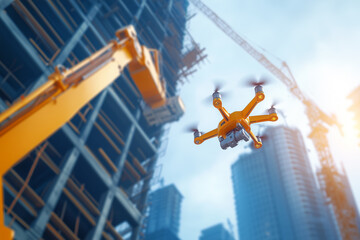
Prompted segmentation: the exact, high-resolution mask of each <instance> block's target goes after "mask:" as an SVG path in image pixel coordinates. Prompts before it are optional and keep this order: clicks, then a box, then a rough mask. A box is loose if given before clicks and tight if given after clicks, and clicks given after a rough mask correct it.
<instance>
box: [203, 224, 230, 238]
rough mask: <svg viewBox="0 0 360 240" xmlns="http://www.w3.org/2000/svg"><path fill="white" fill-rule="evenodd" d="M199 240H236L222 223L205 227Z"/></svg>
mask: <svg viewBox="0 0 360 240" xmlns="http://www.w3.org/2000/svg"><path fill="white" fill-rule="evenodd" d="M199 240H235V239H234V237H233V236H231V234H230V233H229V231H228V230H226V229H225V227H224V225H223V224H222V223H219V224H216V225H214V226H211V227H208V228H205V229H204V230H202V231H201V236H200V238H199Z"/></svg>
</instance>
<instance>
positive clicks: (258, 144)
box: [247, 130, 262, 148]
mask: <svg viewBox="0 0 360 240" xmlns="http://www.w3.org/2000/svg"><path fill="white" fill-rule="evenodd" d="M247 133H248V134H249V135H250V137H251V139H252V140H253V141H254V145H255V148H261V147H262V142H261V141H259V140H258V138H257V137H256V136H255V134H254V133H253V132H252V131H251V130H250V131H247Z"/></svg>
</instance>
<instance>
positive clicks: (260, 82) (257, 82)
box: [241, 76, 271, 87]
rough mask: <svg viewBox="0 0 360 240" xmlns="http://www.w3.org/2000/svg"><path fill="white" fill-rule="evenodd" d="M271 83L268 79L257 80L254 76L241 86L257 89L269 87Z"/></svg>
mask: <svg viewBox="0 0 360 240" xmlns="http://www.w3.org/2000/svg"><path fill="white" fill-rule="evenodd" d="M270 82H271V80H270V79H269V78H267V77H264V76H262V77H260V79H257V78H256V77H254V76H251V77H248V78H246V79H245V82H242V84H241V85H243V86H246V87H256V86H260V85H267V84H269V83H270Z"/></svg>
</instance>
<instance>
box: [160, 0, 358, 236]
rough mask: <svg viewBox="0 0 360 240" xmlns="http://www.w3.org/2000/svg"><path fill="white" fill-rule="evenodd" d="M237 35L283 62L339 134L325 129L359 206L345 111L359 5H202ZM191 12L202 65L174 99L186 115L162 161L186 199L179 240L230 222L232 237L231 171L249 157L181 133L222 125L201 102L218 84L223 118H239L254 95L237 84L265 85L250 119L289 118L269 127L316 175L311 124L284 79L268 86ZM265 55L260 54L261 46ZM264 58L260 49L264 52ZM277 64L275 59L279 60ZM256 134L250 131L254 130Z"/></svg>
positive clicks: (250, 62) (330, 1)
mask: <svg viewBox="0 0 360 240" xmlns="http://www.w3.org/2000/svg"><path fill="white" fill-rule="evenodd" d="M204 2H205V4H207V5H208V6H209V7H210V8H211V9H213V10H214V11H215V12H216V13H217V14H218V15H219V16H220V17H221V18H222V19H224V20H225V21H226V22H227V23H228V24H229V25H230V26H231V27H232V28H233V29H234V30H235V31H237V33H239V34H240V35H241V36H242V37H245V38H246V39H251V40H249V41H250V44H251V45H253V46H254V47H256V48H257V49H258V50H260V49H261V48H263V49H266V54H267V56H268V57H269V58H270V59H271V61H273V63H275V64H276V65H278V66H279V63H280V62H279V60H278V59H277V58H276V57H278V58H280V59H282V60H284V61H286V62H287V64H288V65H289V66H290V69H291V70H292V73H293V75H294V76H295V79H296V81H297V83H298V85H299V87H300V88H301V90H302V91H303V92H304V93H305V94H306V95H307V96H308V97H310V98H311V99H313V100H314V101H315V102H316V104H317V105H318V106H319V107H320V108H321V109H323V110H324V111H325V112H326V113H329V114H330V113H334V114H335V115H336V116H337V118H338V119H339V121H340V123H341V124H342V125H343V130H344V135H343V136H342V135H341V134H340V133H339V131H338V130H337V129H336V128H335V127H330V130H329V134H328V139H329V142H330V146H331V151H332V154H333V157H334V159H335V161H336V163H337V164H340V163H342V164H344V166H345V169H346V171H347V174H348V176H349V179H350V184H351V186H352V189H353V192H354V195H355V198H356V202H357V205H358V206H360V175H359V174H358V172H359V170H360V147H359V145H358V143H359V142H360V139H358V138H356V135H357V134H356V130H355V129H354V126H355V122H354V119H353V115H352V113H351V112H349V111H348V107H349V106H350V105H351V101H350V100H349V99H347V96H348V95H349V94H350V92H351V91H352V90H353V89H355V88H356V87H357V86H359V85H360V68H359V66H360V46H359V43H360V15H359V14H358V13H359V10H360V1H357V0H317V1H313V0H290V1H289V0H286V1H285V0H272V1H269V0H251V1H239V0H228V1H216V0H204ZM192 13H196V15H195V17H193V18H192V19H191V20H190V22H189V23H188V30H189V32H190V33H191V35H192V36H193V38H194V39H195V40H196V41H197V42H198V43H199V45H200V46H201V47H205V48H206V53H207V54H208V60H207V61H206V62H204V63H202V64H200V65H199V69H198V71H197V72H196V73H195V74H193V76H192V77H190V78H189V82H187V83H185V84H184V85H183V86H181V90H180V96H181V98H182V99H183V101H184V103H185V106H186V113H185V115H184V116H183V117H182V118H181V120H179V121H178V122H176V123H173V124H171V126H170V130H169V133H168V141H167V150H166V152H165V154H164V156H163V157H161V158H160V160H159V164H161V165H162V168H161V169H162V170H161V175H162V176H163V177H164V180H165V185H167V184H171V183H174V184H175V185H176V186H177V188H178V189H179V190H180V192H181V193H182V195H183V196H184V199H183V202H182V209H181V224H180V233H179V237H180V238H181V239H184V240H195V239H198V238H199V236H200V232H201V230H202V229H204V228H207V227H209V226H212V225H215V224H217V223H220V222H221V223H224V224H225V225H226V222H227V219H230V221H231V222H232V224H233V225H234V227H235V228H234V232H235V235H236V236H237V229H236V217H235V216H236V214H235V207H234V195H233V190H232V182H231V170H230V167H231V164H232V163H234V162H235V161H236V160H237V158H238V156H239V155H240V154H242V153H244V152H247V151H249V149H248V148H246V145H247V144H246V143H243V142H241V143H239V145H238V146H237V147H236V148H233V149H227V150H225V151H224V150H222V149H221V148H220V145H219V142H218V140H217V139H216V138H214V139H210V140H208V141H206V142H204V143H203V144H201V145H195V144H194V143H193V135H192V134H191V133H185V132H184V128H185V127H186V126H189V125H191V124H193V123H198V126H199V129H200V131H210V130H212V129H214V128H216V127H217V124H218V122H219V121H220V120H221V115H220V114H219V112H218V111H217V110H216V109H215V108H214V107H213V106H212V105H211V103H209V104H208V105H206V104H204V101H203V99H204V98H206V97H208V96H211V94H212V92H213V90H214V82H222V83H223V84H224V89H223V90H224V91H226V92H230V97H228V98H226V99H225V98H224V99H223V105H224V107H225V108H226V109H227V110H228V111H229V112H233V111H238V110H242V109H243V108H244V107H245V105H246V104H247V103H248V102H249V101H250V100H251V98H252V97H253V96H254V90H253V89H252V88H247V87H244V86H242V85H241V82H243V81H244V79H246V78H247V77H249V76H256V77H260V76H267V77H269V78H270V79H272V80H273V81H272V83H271V84H269V85H266V86H264V91H265V94H266V99H265V100H264V102H262V103H260V104H259V105H258V106H257V107H256V109H255V110H254V111H253V114H261V113H262V112H263V111H264V110H265V109H267V108H269V107H270V106H271V103H272V101H274V100H278V101H280V103H279V104H278V108H279V109H281V110H282V111H283V112H284V113H285V116H286V118H285V119H286V120H284V118H283V117H282V116H280V119H279V120H278V122H276V123H275V124H274V123H266V124H265V125H269V126H270V125H282V124H288V125H289V126H291V127H296V128H299V129H300V130H301V132H302V134H303V137H304V139H305V142H306V146H307V150H308V154H309V156H310V159H311V164H312V166H313V168H314V170H315V169H316V168H317V167H318V166H319V164H318V160H317V156H316V152H315V150H314V147H313V146H312V142H311V141H310V140H309V139H308V138H307V135H308V134H309V127H308V120H307V117H306V115H305V112H304V108H303V106H302V105H301V103H300V102H299V101H298V100H297V99H296V98H295V97H293V96H292V95H291V94H290V93H289V92H288V90H287V88H286V87H285V86H284V84H282V83H281V82H280V80H278V79H276V78H275V77H273V76H272V75H271V74H270V73H269V72H268V71H267V70H266V69H264V68H263V67H262V66H261V65H260V64H259V63H258V62H256V61H255V60H254V59H253V58H252V57H251V56H250V55H249V54H247V53H246V52H245V51H244V50H243V49H242V48H240V47H239V46H238V45H236V44H235V43H234V42H233V41H232V40H231V39H230V38H228V37H227V36H226V35H225V34H224V33H222V32H221V31H220V30H219V29H218V28H217V27H216V26H215V25H214V24H213V23H212V22H211V21H210V20H208V19H207V18H206V17H205V16H204V15H203V14H202V13H201V12H199V11H197V10H196V9H195V7H194V6H192V5H190V7H189V14H190V15H191V14H192ZM260 46H261V47H260ZM261 51H262V50H261ZM275 56H276V57H275ZM253 130H254V132H255V133H257V131H260V130H258V129H257V128H256V127H254V128H253Z"/></svg>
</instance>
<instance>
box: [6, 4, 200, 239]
mask: <svg viewBox="0 0 360 240" xmlns="http://www.w3.org/2000/svg"><path fill="white" fill-rule="evenodd" d="M188 5H189V3H188V1H187V0H171V1H168V0H104V1H97V0H84V1H83V0H81V1H80V0H61V1H58V0H48V1H27V0H18V1H13V0H5V1H0V48H1V54H0V111H1V112H2V111H4V110H5V109H7V108H8V106H9V105H11V104H12V103H14V102H15V101H17V100H18V99H20V97H21V96H22V95H26V94H28V93H29V92H32V91H33V90H34V89H37V88H38V87H39V86H40V85H41V84H42V83H44V82H46V81H47V77H48V76H49V74H51V73H52V72H54V67H55V66H57V65H62V66H65V67H66V68H71V67H72V66H74V65H75V64H77V63H79V62H80V61H81V60H83V59H85V58H87V57H89V56H90V55H92V54H93V53H94V52H95V51H97V50H99V49H100V48H102V47H104V46H105V45H106V44H107V43H108V42H109V41H110V40H112V39H115V32H116V31H117V30H118V29H120V28H123V27H125V26H128V25H130V24H131V25H133V26H134V27H135V30H136V32H137V36H138V38H139V41H140V43H141V44H143V45H145V46H147V47H148V48H153V49H157V50H158V51H159V53H160V55H161V58H160V59H161V62H160V68H161V69H160V70H161V75H162V77H163V79H164V80H165V81H166V82H165V83H166V84H164V86H165V87H166V92H167V96H169V97H172V96H175V94H176V92H177V89H178V82H179V80H182V78H183V77H186V76H187V75H189V74H190V72H193V71H192V70H193V69H191V68H192V67H193V66H194V64H196V63H197V62H198V61H199V59H201V57H200V49H199V47H198V46H195V45H191V44H190V42H191V43H192V44H195V43H194V41H189V43H188V45H187V46H186V47H184V45H185V40H186V34H185V33H186V20H187V15H186V14H187V7H188ZM201 52H202V51H201ZM142 106H143V102H142V98H141V94H139V91H138V90H137V88H136V86H135V84H134V82H133V81H132V79H131V76H130V75H129V73H128V72H127V70H126V69H125V71H123V74H122V75H121V76H120V77H119V78H117V79H116V80H115V82H114V83H113V84H112V85H110V86H109V87H108V88H106V89H105V90H104V91H102V92H101V93H100V94H99V95H98V96H97V97H95V98H94V99H93V100H91V101H90V102H89V103H87V104H86V105H85V106H84V107H83V108H82V109H81V110H80V111H79V112H78V113H77V114H76V115H75V116H74V117H73V118H72V119H71V120H70V121H68V123H66V124H65V125H64V126H62V127H61V128H60V129H59V130H58V131H57V132H55V133H54V134H53V135H52V136H51V137H50V138H48V139H46V140H44V142H43V143H42V144H41V145H40V146H38V147H37V148H36V149H34V150H33V151H32V152H31V153H29V154H28V155H27V156H25V157H24V158H23V159H19V162H18V164H17V165H16V166H14V167H13V168H12V169H11V170H9V171H8V172H7V174H6V175H4V177H3V186H2V187H3V188H4V199H5V201H4V206H5V213H6V214H5V223H6V224H7V225H8V226H10V227H11V228H12V229H14V230H15V234H16V235H15V236H16V239H122V236H121V234H119V233H118V232H117V231H116V229H118V227H119V226H125V228H127V230H124V233H125V232H126V233H130V235H131V239H132V240H134V239H137V235H138V231H139V229H141V227H140V226H141V225H142V220H143V212H144V209H145V206H146V196H147V191H148V189H149V182H150V180H151V177H152V172H153V167H154V166H155V164H156V159H157V156H158V154H159V149H160V145H161V141H162V135H163V130H164V128H163V124H158V125H151V124H150V123H149V122H148V121H149V119H146V118H145V116H144V114H143V109H144V108H143V107H142ZM150 120H151V119H150ZM153 120H154V121H156V119H153ZM2 126H3V125H1V126H0V131H1V130H2V129H1V127H2ZM2 147H4V146H2ZM5 160H6V159H1V161H5ZM0 210H1V211H4V209H0ZM128 235H129V234H128Z"/></svg>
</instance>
